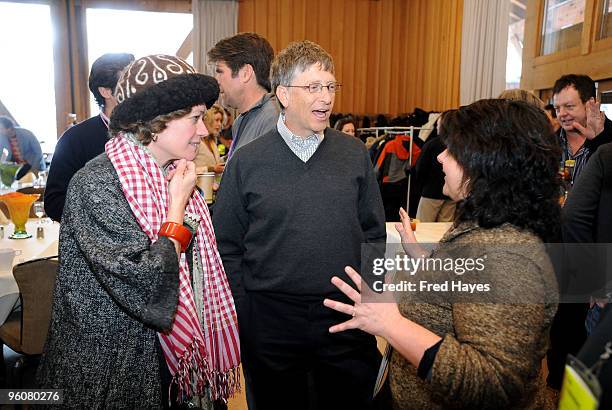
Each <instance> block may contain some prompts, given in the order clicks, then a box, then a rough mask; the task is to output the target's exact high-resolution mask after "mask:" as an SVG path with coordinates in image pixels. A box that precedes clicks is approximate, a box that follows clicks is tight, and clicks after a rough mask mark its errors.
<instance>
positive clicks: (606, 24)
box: [597, 0, 612, 39]
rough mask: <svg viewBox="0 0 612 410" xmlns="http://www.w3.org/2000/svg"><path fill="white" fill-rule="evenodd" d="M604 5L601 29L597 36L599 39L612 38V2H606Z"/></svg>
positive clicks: (606, 0) (611, 0) (608, 0)
mask: <svg viewBox="0 0 612 410" xmlns="http://www.w3.org/2000/svg"><path fill="white" fill-rule="evenodd" d="M602 4H603V9H602V18H601V27H600V29H599V35H598V36H597V38H598V39H602V38H607V37H612V0H605V1H603V2H602Z"/></svg>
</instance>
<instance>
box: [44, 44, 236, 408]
mask: <svg viewBox="0 0 612 410" xmlns="http://www.w3.org/2000/svg"><path fill="white" fill-rule="evenodd" d="M115 93H116V97H117V100H118V102H119V105H118V106H117V107H116V108H115V110H114V111H113V114H112V116H111V121H110V132H111V133H112V134H113V138H111V139H110V140H109V142H108V143H107V144H106V150H105V152H104V153H103V154H101V155H100V156H98V157H96V158H95V159H93V160H92V161H90V162H89V163H88V164H87V165H86V166H85V167H84V168H83V169H81V170H80V171H79V172H78V173H77V174H75V176H74V177H73V178H72V180H71V182H70V186H69V189H68V194H67V198H66V207H65V208H64V214H63V217H62V225H61V229H60V250H59V252H60V254H59V256H60V267H59V271H58V276H57V283H56V287H55V293H54V302H53V314H52V319H51V325H50V328H49V335H48V338H47V343H46V346H45V353H44V355H43V358H42V361H41V366H40V368H39V374H38V378H39V382H40V384H41V385H42V386H43V387H44V388H53V389H63V392H64V403H63V405H62V408H66V407H71V408H75V407H79V408H80V407H87V408H147V409H149V408H162V407H168V406H174V405H177V404H188V403H187V402H188V401H191V402H195V404H196V405H197V406H200V407H203V408H212V403H213V401H215V400H218V399H221V400H225V399H227V398H228V397H229V396H230V395H231V394H232V393H233V391H234V389H235V387H236V386H237V385H238V374H237V368H238V364H239V361H240V352H239V340H238V331H237V327H236V313H235V310H234V303H233V299H232V296H231V293H230V291H229V287H228V285H227V279H226V276H225V273H224V270H223V265H222V263H221V259H220V258H219V254H218V252H217V246H216V241H215V236H214V233H213V229H212V225H211V222H210V216H209V213H208V209H207V207H206V204H205V202H204V199H203V198H202V197H201V196H200V194H199V193H197V190H194V184H195V179H196V173H195V166H194V164H193V162H192V161H193V159H194V158H195V156H196V153H197V150H198V145H199V142H200V138H201V137H202V136H205V135H206V134H207V131H206V127H205V126H204V123H203V121H202V118H203V117H204V115H205V114H206V108H207V107H210V106H212V104H213V103H214V101H215V100H216V99H217V97H218V94H219V87H218V85H217V83H216V81H215V80H214V79H213V78H212V77H209V76H205V75H201V74H196V73H195V70H194V69H193V67H191V66H190V65H189V64H187V63H186V62H185V61H183V60H181V59H179V58H177V57H174V56H167V55H151V56H147V57H143V58H140V59H138V60H136V61H134V62H133V63H132V64H131V65H130V66H128V67H127V69H126V71H125V72H124V73H123V74H122V77H121V78H120V80H119V82H118V84H117V89H116V92H115Z"/></svg>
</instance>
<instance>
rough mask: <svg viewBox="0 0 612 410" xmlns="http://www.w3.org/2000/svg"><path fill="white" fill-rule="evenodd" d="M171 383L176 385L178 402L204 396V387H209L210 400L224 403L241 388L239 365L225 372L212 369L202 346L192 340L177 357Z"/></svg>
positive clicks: (195, 340)
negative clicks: (176, 366) (175, 369)
mask: <svg viewBox="0 0 612 410" xmlns="http://www.w3.org/2000/svg"><path fill="white" fill-rule="evenodd" d="M172 384H174V385H176V387H177V391H178V393H177V401H178V402H179V404H180V403H183V401H184V400H186V399H189V398H191V397H193V396H204V395H205V394H206V387H209V388H210V396H211V398H212V400H219V399H220V400H223V402H224V403H227V399H229V398H230V397H233V396H234V394H236V392H238V391H240V390H241V386H240V371H239V367H238V366H236V367H234V368H231V369H229V370H227V371H226V372H220V371H216V370H212V368H211V366H210V362H209V361H208V358H207V357H206V354H205V352H204V347H203V346H202V345H201V344H200V343H198V340H197V339H194V340H193V342H192V343H191V344H190V345H189V346H188V347H187V349H186V350H185V352H184V353H183V355H182V356H181V357H180V358H179V361H178V370H177V371H176V373H175V374H174V376H173V377H172Z"/></svg>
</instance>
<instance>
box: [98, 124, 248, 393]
mask: <svg viewBox="0 0 612 410" xmlns="http://www.w3.org/2000/svg"><path fill="white" fill-rule="evenodd" d="M128 138H129V137H127V138H126V136H124V135H122V134H118V135H116V136H115V137H114V138H111V139H110V140H109V141H108V142H107V143H106V154H107V155H108V157H109V159H110V160H111V162H112V164H113V166H114V167H115V170H116V171H117V174H118V175H119V180H120V181H121V187H122V189H123V193H124V195H125V198H126V199H127V201H128V203H129V204H130V207H131V208H132V212H134V215H135V217H136V220H137V221H138V224H139V225H140V227H141V228H142V230H143V231H144V232H145V233H146V234H147V235H148V236H149V238H150V239H151V242H155V241H157V239H158V236H157V234H158V232H159V230H160V228H161V225H162V223H163V222H164V221H165V219H166V214H167V211H168V209H167V208H168V183H167V180H166V178H165V176H164V174H163V172H162V170H161V169H160V167H159V166H158V165H157V163H156V162H155V160H154V159H153V157H152V156H151V155H150V154H149V153H148V152H147V151H146V150H145V149H143V147H142V146H140V145H138V144H135V143H133V142H132V141H130V140H129V139H128ZM185 212H186V213H188V214H191V215H197V216H199V217H200V223H199V226H198V230H197V234H196V235H197V241H196V242H195V245H194V259H195V258H196V257H197V256H198V254H199V259H200V260H201V261H202V264H201V265H202V270H203V276H204V284H203V286H202V288H203V292H202V294H200V295H194V292H193V288H192V286H191V281H190V273H189V268H188V266H187V261H186V258H185V254H184V253H183V254H181V257H180V260H179V301H178V307H177V309H176V316H175V319H174V323H173V325H172V330H171V331H170V332H169V333H158V336H159V340H160V342H161V347H162V350H163V352H164V356H165V358H166V363H167V364H168V368H169V369H170V373H171V374H172V382H173V383H175V384H176V385H177V387H178V392H179V394H178V399H179V401H182V399H183V398H189V397H192V396H194V395H197V396H203V395H204V392H205V387H206V386H209V387H210V393H211V396H212V398H213V400H216V399H218V398H221V399H224V400H226V399H227V398H228V397H230V396H231V395H233V393H234V391H235V389H237V388H239V385H240V379H239V373H238V365H239V363H240V347H239V346H240V342H239V339H238V325H237V320H236V311H235V308H234V300H233V298H232V294H231V292H230V290H229V285H228V282H227V277H226V276H225V271H224V270H223V264H222V263H221V258H220V256H219V252H218V250H217V242H216V240H215V236H214V231H213V228H212V223H211V220H210V215H209V213H208V207H207V206H206V203H205V202H204V199H203V198H202V196H201V195H200V194H199V193H198V192H197V191H196V190H194V193H193V194H192V195H191V199H190V200H189V203H188V204H187V207H186V209H185ZM194 239H196V238H194ZM196 297H199V298H202V299H203V303H202V306H203V312H200V313H201V315H202V323H204V324H205V325H204V326H202V325H201V324H200V321H199V320H198V314H197V309H196V304H195V299H194V298H196Z"/></svg>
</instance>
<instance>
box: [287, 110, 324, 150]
mask: <svg viewBox="0 0 612 410" xmlns="http://www.w3.org/2000/svg"><path fill="white" fill-rule="evenodd" d="M276 128H277V129H278V132H279V133H280V135H281V136H282V137H283V139H285V140H290V141H308V140H312V139H316V140H317V143H318V144H320V143H321V142H322V141H323V138H324V137H325V136H324V133H321V134H316V133H315V134H312V135H309V136H307V137H300V136H299V135H295V134H294V133H293V132H291V130H290V129H289V128H287V125H286V124H285V113H284V112H281V113H280V114H279V116H278V121H277V123H276Z"/></svg>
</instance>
